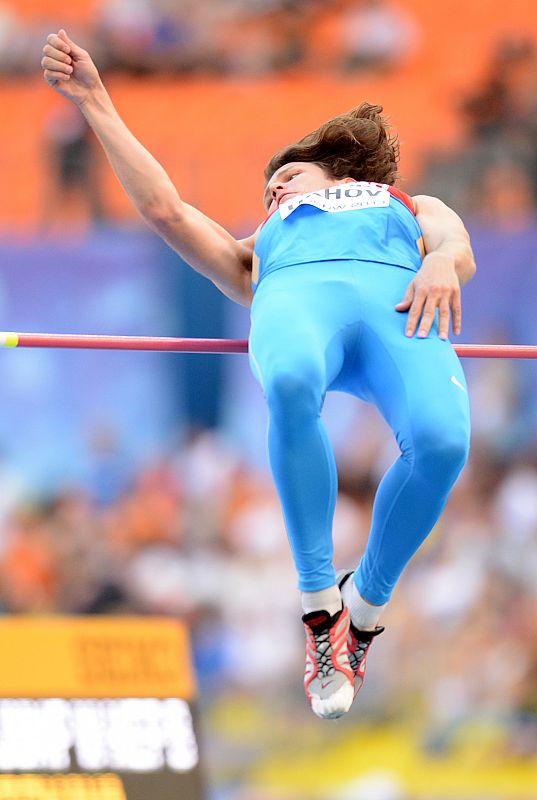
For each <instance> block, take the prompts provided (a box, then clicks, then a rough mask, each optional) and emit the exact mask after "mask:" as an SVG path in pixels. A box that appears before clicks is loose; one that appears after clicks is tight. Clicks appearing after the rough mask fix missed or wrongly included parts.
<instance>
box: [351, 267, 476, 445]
mask: <svg viewBox="0 0 537 800" xmlns="http://www.w3.org/2000/svg"><path fill="white" fill-rule="evenodd" d="M381 266H382V269H380V270H379V271H378V272H377V273H373V274H372V275H371V276H370V280H369V281H368V282H367V288H364V300H365V299H366V298H367V301H366V302H364V319H363V322H362V324H363V330H362V335H361V339H360V348H359V351H358V356H357V361H356V372H355V376H356V384H355V389H356V394H358V395H360V396H362V397H363V398H364V399H367V400H370V401H371V402H373V403H375V405H377V407H378V408H379V410H380V411H381V413H382V414H383V416H384V417H385V418H386V420H387V421H388V423H389V424H390V425H391V427H392V429H393V430H394V431H395V432H396V434H397V435H398V437H405V436H407V435H408V436H412V432H413V431H415V430H416V429H418V428H420V427H421V428H422V429H429V430H434V429H435V428H442V426H444V427H447V426H450V427H451V428H452V429H453V428H455V429H457V430H458V431H459V432H460V434H461V435H462V436H465V435H467V434H468V432H469V402H468V392H467V386H466V380H465V377H464V372H463V370H462V366H461V363H460V361H459V359H458V357H457V355H456V353H455V351H454V350H453V347H452V345H451V343H450V342H449V341H445V340H442V339H440V338H439V337H438V327H437V324H436V323H435V324H434V325H433V328H432V329H431V332H430V334H429V336H428V337H427V338H426V339H420V338H418V337H417V336H413V337H412V338H409V337H407V336H405V327H406V321H407V316H408V314H407V313H400V312H397V311H395V308H394V306H395V305H396V304H397V303H398V302H400V300H402V298H403V296H404V293H405V290H406V286H407V285H408V283H409V281H410V280H411V279H412V277H413V275H412V273H410V272H409V271H407V270H403V269H401V268H397V267H391V268H390V267H386V266H385V265H381ZM362 285H363V286H365V283H364V282H362Z"/></svg>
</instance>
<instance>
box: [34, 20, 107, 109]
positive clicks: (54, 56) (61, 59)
mask: <svg viewBox="0 0 537 800" xmlns="http://www.w3.org/2000/svg"><path fill="white" fill-rule="evenodd" d="M41 66H42V67H43V72H44V77H45V80H46V81H47V83H49V84H50V85H51V86H52V88H53V89H55V90H56V91H57V92H58V93H59V94H61V95H63V97H66V98H67V99H68V100H72V101H73V102H74V103H76V104H77V105H78V106H81V105H83V104H84V103H85V102H86V100H87V99H88V96H89V95H90V93H91V92H92V90H93V89H95V88H96V87H97V86H98V85H99V84H100V78H99V73H98V71H97V67H96V66H95V64H94V63H93V61H92V60H91V56H90V55H89V53H88V52H87V51H86V50H83V49H82V48H81V47H79V46H78V45H77V44H75V42H73V41H72V40H71V39H70V38H69V37H68V35H67V33H66V32H65V31H64V30H63V28H62V29H61V30H60V31H58V33H51V34H49V35H48V36H47V44H46V45H45V46H44V47H43V58H42V59H41Z"/></svg>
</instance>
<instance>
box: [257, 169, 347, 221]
mask: <svg viewBox="0 0 537 800" xmlns="http://www.w3.org/2000/svg"><path fill="white" fill-rule="evenodd" d="M348 181H352V178H332V177H331V176H330V175H328V173H327V172H326V171H325V169H324V168H323V167H321V166H320V165H319V164H313V163H311V162H309V161H293V162H291V163H290V164H284V165H283V167H280V169H277V170H276V172H275V173H274V175H273V176H272V178H271V179H270V180H269V182H268V183H267V186H266V188H265V196H264V202H265V208H266V209H267V211H268V213H269V214H270V213H272V212H273V211H274V209H276V208H278V206H279V205H280V203H281V202H282V201H283V200H286V199H288V198H289V197H290V196H292V195H295V194H306V192H315V191H317V189H326V187H327V186H336V185H337V184H340V183H347V182H348Z"/></svg>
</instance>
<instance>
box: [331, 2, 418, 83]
mask: <svg viewBox="0 0 537 800" xmlns="http://www.w3.org/2000/svg"><path fill="white" fill-rule="evenodd" d="M342 6H343V9H342V12H341V16H340V28H341V42H342V45H343V64H342V66H343V68H344V69H345V70H346V71H348V72H357V71H364V70H367V71H371V70H375V71H378V70H386V69H392V68H393V67H395V66H397V65H398V64H400V63H401V62H402V61H404V60H405V59H406V58H407V57H408V56H409V55H411V53H412V52H413V51H414V49H415V48H416V45H417V39H418V31H417V26H416V23H415V21H414V20H413V19H412V18H411V17H410V16H408V15H407V14H405V13H403V12H402V11H401V10H399V9H396V8H394V7H393V6H391V5H390V4H389V3H388V2H387V0H350V2H349V0H344V2H343V3H342Z"/></svg>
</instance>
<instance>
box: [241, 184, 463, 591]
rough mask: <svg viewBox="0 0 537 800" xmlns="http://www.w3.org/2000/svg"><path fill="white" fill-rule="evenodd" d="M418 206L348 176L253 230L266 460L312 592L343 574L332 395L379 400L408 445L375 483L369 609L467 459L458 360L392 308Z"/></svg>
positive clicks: (302, 583) (362, 583) (413, 269)
mask: <svg viewBox="0 0 537 800" xmlns="http://www.w3.org/2000/svg"><path fill="white" fill-rule="evenodd" d="M412 208H413V206H412V201H411V199H410V198H408V197H407V196H406V195H405V194H404V193H402V192H398V191H397V190H394V189H393V188H392V187H388V186H383V185H379V184H373V183H347V184H342V185H341V186H336V187H330V188H329V189H322V190H320V191H317V192H311V193H309V194H307V195H299V196H290V198H289V200H288V202H283V203H282V204H280V207H279V208H278V210H277V211H275V212H274V213H273V214H272V215H271V216H270V217H269V218H268V220H267V221H266V223H265V224H264V225H263V227H262V229H261V230H260V232H259V235H258V239H257V244H256V247H255V257H254V264H253V275H252V279H253V283H254V286H255V294H254V299H253V302H252V309H251V319H252V325H251V331H250V340H249V352H250V364H251V367H252V371H253V372H254V374H255V376H256V377H257V379H258V380H259V382H260V384H261V386H262V388H263V393H264V395H265V398H266V401H267V406H268V411H269V430H268V448H269V459H270V466H271V469H272V473H273V476H274V481H275V484H276V488H277V490H278V494H279V497H280V500H281V503H282V508H283V513H284V517H285V523H286V528H287V532H288V535H289V541H290V544H291V549H292V552H293V557H294V561H295V565H296V568H297V572H298V586H299V588H300V589H301V590H302V591H305V592H315V591H319V590H321V589H326V588H328V587H329V586H333V585H334V584H335V582H336V574H335V569H334V565H333V563H332V559H333V544H332V521H333V515H334V508H335V503H336V497H337V469H336V462H335V459H334V454H333V451H332V446H331V443H330V440H329V437H328V435H327V432H326V430H325V427H324V424H323V421H322V418H321V411H322V407H323V403H324V398H325V395H326V392H327V391H330V390H337V391H343V392H347V393H349V394H352V395H354V396H356V397H359V398H361V399H362V400H366V401H368V402H371V403H374V404H375V405H376V407H377V408H378V409H379V411H380V413H381V414H382V415H383V417H384V418H385V419H386V421H387V422H388V424H389V425H390V427H391V428H392V430H393V432H394V435H395V437H396V440H397V443H398V445H399V448H400V451H401V456H400V458H398V459H397V461H396V462H395V463H394V464H393V465H392V467H391V468H390V469H389V470H388V472H387V473H386V475H385V476H384V478H383V479H382V481H381V483H380V486H379V488H378V491H377V494H376V498H375V504H374V508H373V516H372V522H371V531H370V535H369V539H368V543H367V547H366V550H365V552H364V553H363V555H362V558H361V560H360V563H359V564H358V566H357V568H356V571H355V573H354V581H355V584H356V586H357V588H358V591H359V592H360V594H361V595H362V597H364V598H365V599H366V600H368V601H369V602H370V603H373V604H378V605H381V604H383V603H385V602H386V601H387V600H388V599H389V598H390V596H391V593H392V591H393V588H394V586H395V584H396V582H397V580H398V578H399V576H400V575H401V572H402V571H403V569H404V568H405V566H406V564H407V563H408V561H409V560H410V558H411V557H412V556H413V554H414V553H415V552H416V550H417V549H418V547H419V546H420V544H421V543H422V542H423V540H424V539H425V538H426V536H427V535H428V534H429V532H430V531H431V529H432V528H433V526H434V525H435V523H436V521H437V519H438V517H439V515H440V513H441V511H442V509H443V507H444V505H445V502H446V500H447V497H448V494H449V491H450V489H451V486H452V485H453V483H454V481H455V479H456V478H457V475H458V474H459V472H460V470H461V469H462V466H463V465H464V463H465V461H466V458H467V454H468V443H469V430H470V425H469V403H468V395H467V389H466V382H465V378H464V374H463V371H462V368H461V365H460V362H459V360H458V358H457V356H456V354H455V352H454V350H453V348H452V346H451V344H450V343H449V342H448V341H445V340H442V339H440V338H439V336H438V328H437V325H436V324H435V325H434V326H433V328H432V329H431V332H430V334H429V335H428V336H427V337H426V338H418V337H417V336H414V337H412V338H409V337H407V336H405V326H406V320H407V316H408V314H407V313H400V312H398V311H396V310H395V306H396V305H397V303H399V302H400V301H401V300H402V299H403V297H404V295H405V292H406V290H407V287H408V284H409V282H410V281H411V280H413V279H414V278H415V276H416V273H417V271H418V270H419V269H420V265H421V263H422V252H423V248H422V242H421V231H420V228H419V225H418V223H417V221H416V217H415V216H414V213H413V211H412ZM340 566H353V565H340Z"/></svg>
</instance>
